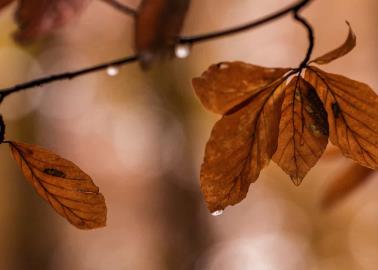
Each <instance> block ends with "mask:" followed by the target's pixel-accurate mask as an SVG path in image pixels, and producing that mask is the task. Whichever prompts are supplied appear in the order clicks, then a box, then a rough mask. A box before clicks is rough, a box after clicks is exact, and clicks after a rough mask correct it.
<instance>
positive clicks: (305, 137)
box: [273, 76, 328, 185]
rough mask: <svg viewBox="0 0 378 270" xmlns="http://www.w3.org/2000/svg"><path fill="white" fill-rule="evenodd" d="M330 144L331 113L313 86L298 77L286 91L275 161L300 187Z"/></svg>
mask: <svg viewBox="0 0 378 270" xmlns="http://www.w3.org/2000/svg"><path fill="white" fill-rule="evenodd" d="M327 144H328V122H327V113H326V112H325V110H324V107H323V104H322V103H321V101H320V99H319V97H318V95H317V94H316V91H315V89H314V88H313V87H312V86H311V84H309V83H308V82H306V81H305V80H304V79H303V78H302V77H300V76H297V77H295V78H293V79H292V80H291V81H290V83H289V84H288V86H287V87H286V88H285V100H284V102H283V105H282V112H281V122H280V133H279V139H278V148H277V151H276V153H275V154H274V156H273V161H274V162H276V163H277V164H278V165H279V166H280V167H281V169H282V170H284V172H286V173H287V174H288V175H289V176H290V177H291V179H292V181H293V183H294V184H295V185H299V184H300V183H301V182H302V180H303V178H304V177H305V175H306V174H307V173H308V171H309V170H310V169H311V168H312V167H313V166H314V165H315V164H316V163H317V162H318V160H319V159H320V157H321V156H322V154H323V152H324V150H325V149H326V147H327Z"/></svg>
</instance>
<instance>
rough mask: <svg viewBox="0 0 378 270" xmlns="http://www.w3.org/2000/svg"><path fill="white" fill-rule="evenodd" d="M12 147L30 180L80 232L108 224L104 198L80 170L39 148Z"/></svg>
mask: <svg viewBox="0 0 378 270" xmlns="http://www.w3.org/2000/svg"><path fill="white" fill-rule="evenodd" d="M9 146H10V149H11V151H12V154H13V157H14V159H15V160H16V162H17V164H18V165H19V166H20V168H21V170H22V173H23V174H24V176H25V177H26V179H27V180H28V181H29V182H30V183H31V184H32V186H33V187H34V189H35V190H36V191H37V193H38V194H39V195H40V196H41V197H42V198H43V199H44V200H45V201H47V202H48V203H49V204H50V205H51V206H52V207H53V208H54V209H55V211H56V212H57V213H58V214H59V215H61V216H63V217H65V218H66V219H67V220H68V221H69V222H70V223H71V224H73V225H74V226H76V227H78V228H80V229H93V228H98V227H103V226H105V225H106V205H105V199H104V196H103V195H102V194H101V193H99V189H98V187H97V186H96V185H95V184H94V183H93V181H92V179H91V178H90V177H89V176H88V175H87V174H85V173H84V172H83V171H82V170H80V168H79V167H77V166H76V165H75V164H73V163H72V162H71V161H68V160H66V159H63V158H61V157H59V156H58V155H56V154H54V153H52V152H51V151H49V150H46V149H43V148H41V147H39V146H36V145H31V144H25V143H19V142H9Z"/></svg>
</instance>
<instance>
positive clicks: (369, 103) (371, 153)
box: [305, 67, 378, 169]
mask: <svg viewBox="0 0 378 270" xmlns="http://www.w3.org/2000/svg"><path fill="white" fill-rule="evenodd" d="M305 79H306V80H307V81H308V82H310V83H311V84H312V85H313V86H314V87H315V89H316V91H317V93H318V95H319V97H320V99H321V100H322V102H323V104H324V107H325V109H326V111H327V113H328V122H329V128H330V140H331V142H332V143H333V144H335V145H336V146H338V147H339V148H340V150H341V152H342V153H343V155H344V156H346V157H348V158H351V159H353V160H355V161H356V162H358V163H359V164H361V165H362V166H365V167H369V168H372V169H377V168H378V120H377V119H378V96H377V95H376V94H375V93H374V91H373V90H372V89H371V88H370V87H369V86H368V85H366V84H364V83H361V82H357V81H353V80H351V79H348V78H346V77H343V76H340V75H336V74H331V73H327V72H324V71H322V70H320V69H318V68H315V67H309V68H308V69H307V70H306V74H305Z"/></svg>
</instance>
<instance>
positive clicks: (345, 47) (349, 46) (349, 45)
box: [310, 22, 356, 65]
mask: <svg viewBox="0 0 378 270" xmlns="http://www.w3.org/2000/svg"><path fill="white" fill-rule="evenodd" d="M346 23H347V25H348V27H349V34H348V37H347V39H346V40H345V42H344V43H343V44H342V45H341V46H340V47H338V48H336V49H334V50H332V51H330V52H328V53H326V54H324V55H322V56H320V57H318V58H316V59H314V60H312V61H311V62H310V63H316V64H319V65H324V64H328V63H330V62H332V61H333V60H336V59H338V58H340V57H342V56H344V55H346V54H347V53H349V52H350V51H351V50H353V48H354V47H356V35H355V34H354V32H353V30H352V27H351V26H350V24H349V22H346Z"/></svg>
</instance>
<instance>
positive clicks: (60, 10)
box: [15, 0, 89, 42]
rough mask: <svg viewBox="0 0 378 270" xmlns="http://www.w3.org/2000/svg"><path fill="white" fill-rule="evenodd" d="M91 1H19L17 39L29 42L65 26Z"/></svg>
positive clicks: (16, 16)
mask: <svg viewBox="0 0 378 270" xmlns="http://www.w3.org/2000/svg"><path fill="white" fill-rule="evenodd" d="M88 1H89V0H19V1H18V8H17V10H16V15H15V18H16V21H17V23H18V25H19V30H18V31H17V32H16V33H15V38H16V39H17V40H18V41H20V42H29V41H32V40H34V39H36V38H39V37H41V36H44V35H46V34H49V33H50V32H51V31H54V30H56V29H57V28H59V27H61V26H63V25H65V24H66V23H67V22H69V21H70V20H71V19H72V18H73V17H74V16H75V15H77V14H78V13H79V12H80V11H82V10H83V8H84V7H85V5H86V4H87V3H88Z"/></svg>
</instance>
